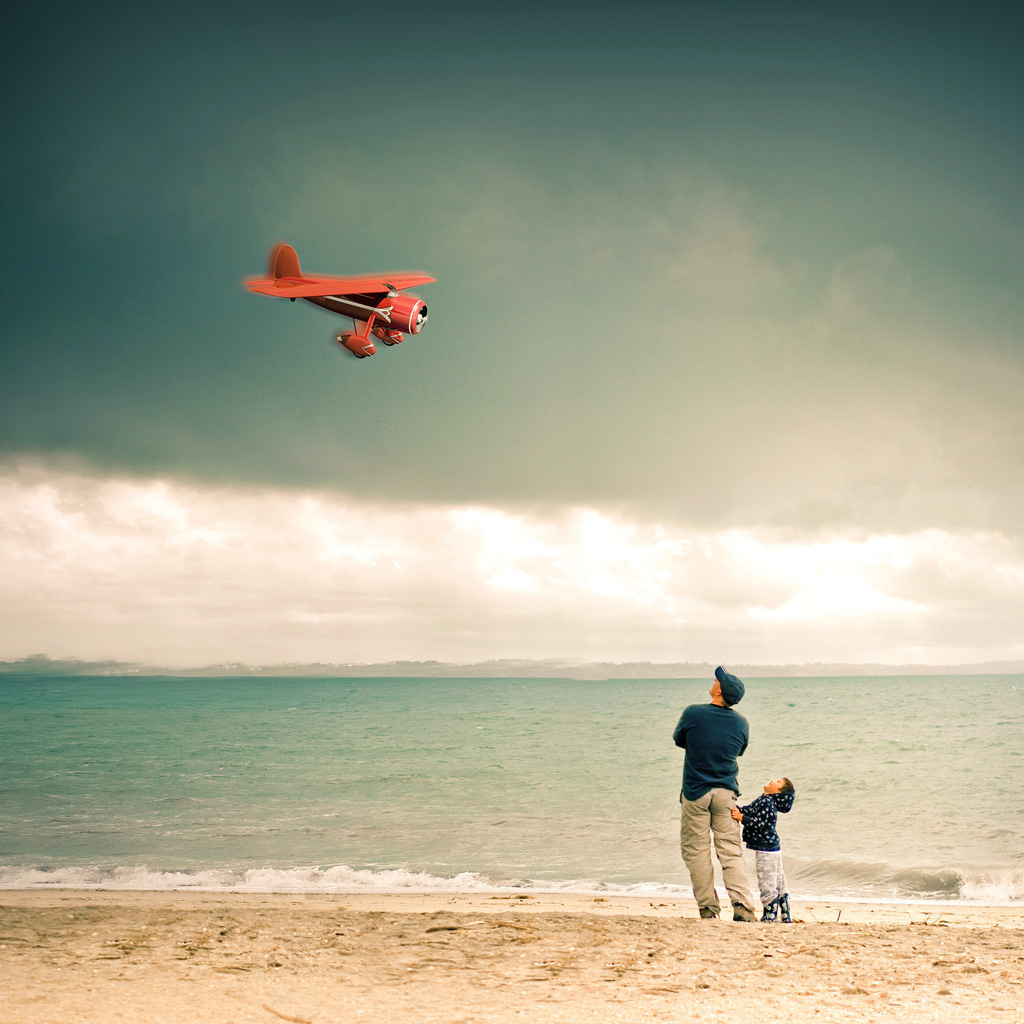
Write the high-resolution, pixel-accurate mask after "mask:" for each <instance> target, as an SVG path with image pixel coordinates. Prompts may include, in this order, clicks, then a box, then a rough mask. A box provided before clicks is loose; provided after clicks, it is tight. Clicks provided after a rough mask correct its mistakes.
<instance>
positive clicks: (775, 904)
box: [761, 900, 779, 921]
mask: <svg viewBox="0 0 1024 1024" xmlns="http://www.w3.org/2000/svg"><path fill="white" fill-rule="evenodd" d="M778 916H779V901H778V900H771V901H770V902H769V903H765V904H764V913H763V914H762V915H761V920H762V921H775V920H778Z"/></svg>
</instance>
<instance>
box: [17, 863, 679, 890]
mask: <svg viewBox="0 0 1024 1024" xmlns="http://www.w3.org/2000/svg"><path fill="white" fill-rule="evenodd" d="M0 889H142V890H160V889H201V890H210V891H217V890H223V891H231V892H403V891H414V892H507V891H516V892H519V891H530V890H532V891H535V892H549V893H550V892H582V893H600V892H605V893H618V894H623V895H637V896H646V895H667V896H675V895H688V894H689V891H690V890H689V887H687V886H682V885H672V884H657V883H647V882H639V883H635V884H625V883H623V884H619V883H613V882H603V881H600V880H597V879H566V880H553V881H552V880H537V879H524V878H493V877H489V876H487V875H484V874H480V873H479V872H476V871H463V872H460V873H458V874H456V875H433V874H430V873H429V872H426V871H409V870H406V869H404V868H384V869H379V870H372V869H369V868H351V867H348V866H347V865H345V864H339V865H336V866H334V867H293V868H272V867H264V868H244V869H241V868H239V869H230V868H197V869H194V870H171V871H160V870H155V869H153V868H150V867H149V866H147V865H145V864H136V865H127V866H121V867H99V866H95V865H86V866H75V867H19V866H14V865H0Z"/></svg>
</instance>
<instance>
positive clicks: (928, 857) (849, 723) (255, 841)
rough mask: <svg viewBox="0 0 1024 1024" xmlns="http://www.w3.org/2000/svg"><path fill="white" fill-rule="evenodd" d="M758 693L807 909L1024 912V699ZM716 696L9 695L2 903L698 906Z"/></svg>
mask: <svg viewBox="0 0 1024 1024" xmlns="http://www.w3.org/2000/svg"><path fill="white" fill-rule="evenodd" d="M746 682H747V696H746V698H745V700H744V701H743V703H742V704H741V705H740V706H739V710H740V711H741V712H742V713H743V714H745V715H746V717H747V718H748V719H749V720H750V726H751V744H750V747H749V749H748V751H747V754H746V755H745V756H744V757H743V758H742V759H741V762H740V785H741V787H742V788H743V791H744V793H743V796H742V797H741V802H744V801H745V800H750V799H753V798H754V797H755V796H756V795H757V794H758V793H759V792H760V786H761V784H762V783H763V782H765V781H767V780H768V779H770V778H775V777H777V776H778V775H780V774H785V775H788V776H790V777H791V778H792V779H793V780H794V782H795V783H796V786H797V799H796V804H795V806H794V809H793V811H792V813H791V814H789V815H788V816H786V817H783V818H781V819H780V832H781V835H782V843H783V856H784V858H785V863H786V867H787V873H788V874H789V877H790V885H791V888H792V889H793V891H794V894H795V895H797V896H803V897H819V898H821V897H850V898H892V897H896V898H908V899H926V900H927V899H973V900H982V901H985V902H1001V901H1006V900H1016V899H1021V898H1024V796H1022V794H1024V786H1022V784H1021V779H1022V776H1024V771H1022V769H1024V677H1021V676H967V677H953V676H933V677H921V676H915V677H895V678H863V677H858V678H842V679H836V678H832V679H807V678H800V679H766V680H755V679H748V680H746ZM707 687H708V681H705V680H684V681H679V680H628V681H607V682H592V681H586V682H584V681H580V682H576V681H569V680H537V679H455V680H452V679H297V678H284V679H265V678H239V679H178V678H141V677H101V678H38V677H36V678H29V677H18V676H0V886H8V887H10V886H22V885H83V884H84V885H107V886H109V885H121V886H135V887H143V888H164V887H169V886H181V885H193V886H208V887H218V886H227V887H230V888H256V889H260V888H262V889H298V890H304V891H312V890H339V889H354V888H362V887H375V888H385V889H394V888H402V887H406V886H414V887H416V888H424V889H429V888H442V889H443V888H462V889H470V888H483V889H486V888H491V887H503V886H524V887H535V888H541V889H579V890H586V891H593V890H598V891H608V890H611V891H623V892H663V893H674V892H685V891H687V879H686V873H685V871H684V869H683V867H682V864H681V861H680V859H679V853H678V841H677V830H678V792H679V779H680V775H681V769H682V758H683V754H682V751H680V750H677V749H676V748H675V746H674V745H673V743H672V730H673V728H674V726H675V723H676V721H677V719H678V717H679V714H680V713H681V711H682V709H683V707H684V706H685V705H686V704H689V703H703V702H706V701H707V699H708V698H707Z"/></svg>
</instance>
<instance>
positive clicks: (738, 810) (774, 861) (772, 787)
mask: <svg viewBox="0 0 1024 1024" xmlns="http://www.w3.org/2000/svg"><path fill="white" fill-rule="evenodd" d="M795 796H796V790H795V789H794V788H793V783H792V782H790V781H789V779H774V780H773V781H772V782H769V783H768V784H767V785H766V786H765V787H764V794H763V795H762V796H759V797H758V798H757V799H756V800H755V801H754V802H753V803H750V804H747V806H746V807H734V808H733V810H732V816H733V817H734V818H735V819H736V820H737V821H741V822H743V842H745V843H746V844H747V849H749V850H753V851H754V863H755V864H756V866H757V884H758V886H759V887H760V889H761V903H762V904H763V906H764V913H763V914H762V915H761V920H762V921H776V920H778V917H779V913H780V912H781V914H782V920H783V921H784V922H785V923H786V924H791V923H792V921H793V917H792V914H791V913H790V910H789V889H788V887H787V886H786V875H785V872H784V871H783V870H782V848H781V846H780V845H779V833H778V832H777V831H776V830H775V821H776V818H777V813H776V812H777V811H782V813H783V814H785V813H786V812H787V811H788V810H789V809H790V808H791V807H792V806H793V799H794V798H795Z"/></svg>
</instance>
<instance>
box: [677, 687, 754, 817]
mask: <svg viewBox="0 0 1024 1024" xmlns="http://www.w3.org/2000/svg"><path fill="white" fill-rule="evenodd" d="M672 738H673V739H674V740H675V742H676V746H677V747H682V748H683V749H684V750H685V751H686V760H685V761H684V762H683V794H682V795H683V796H684V797H685V798H686V799H687V800H699V799H700V798H701V797H702V796H703V795H704V794H705V793H706V792H707V791H708V790H709V789H731V790H732V791H733V792H734V793H735V794H736V795H737V796H739V792H740V787H739V783H737V781H736V775H737V773H738V772H739V766H738V765H737V764H736V758H737V757H739V756H740V755H741V754H742V753H743V751H744V750H746V749H747V741H748V739H749V738H750V727H749V726H748V725H747V720H746V719H745V718H744V717H743V716H742V715H741V714H740V713H739V712H738V711H733V709H732V708H724V707H721V706H720V705H718V704H691V705H690V706H689V707H688V708H687V709H686V710H685V711H684V712H683V717H682V718H680V719H679V724H678V725H677V726H676V731H675V732H674V733H673V734H672Z"/></svg>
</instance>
